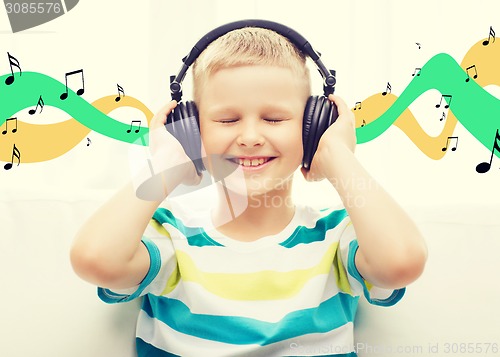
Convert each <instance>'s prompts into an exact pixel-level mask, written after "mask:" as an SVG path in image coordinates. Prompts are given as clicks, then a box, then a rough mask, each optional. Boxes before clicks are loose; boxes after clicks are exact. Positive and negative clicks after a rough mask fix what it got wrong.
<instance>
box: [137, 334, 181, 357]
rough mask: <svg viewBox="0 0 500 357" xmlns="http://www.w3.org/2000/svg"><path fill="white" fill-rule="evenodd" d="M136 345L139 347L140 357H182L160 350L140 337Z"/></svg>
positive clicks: (138, 354) (138, 353)
mask: <svg viewBox="0 0 500 357" xmlns="http://www.w3.org/2000/svg"><path fill="white" fill-rule="evenodd" d="M135 344H136V346H137V356H138V357H180V356H178V355H175V354H173V353H170V352H167V351H163V350H160V349H159V348H156V347H155V346H153V345H150V344H149V343H147V342H146V341H144V340H143V339H141V338H139V337H137V338H136V339H135Z"/></svg>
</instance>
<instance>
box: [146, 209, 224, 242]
mask: <svg viewBox="0 0 500 357" xmlns="http://www.w3.org/2000/svg"><path fill="white" fill-rule="evenodd" d="M153 219H155V220H156V221H158V222H159V223H160V224H164V223H168V224H170V225H172V226H174V227H175V228H177V229H178V230H179V231H180V232H181V233H182V234H183V235H184V236H185V237H186V239H187V241H188V244H189V245H190V246H195V247H204V246H220V247H222V246H223V245H222V244H220V243H218V242H216V241H214V240H213V239H212V238H210V237H209V236H208V235H207V234H206V233H205V231H204V230H203V228H200V227H188V226H185V225H184V223H182V221H181V220H180V219H178V218H176V217H175V216H174V215H173V214H172V212H170V211H169V210H168V209H166V208H158V209H157V210H156V212H155V213H154V215H153Z"/></svg>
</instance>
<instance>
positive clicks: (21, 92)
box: [0, 72, 149, 144]
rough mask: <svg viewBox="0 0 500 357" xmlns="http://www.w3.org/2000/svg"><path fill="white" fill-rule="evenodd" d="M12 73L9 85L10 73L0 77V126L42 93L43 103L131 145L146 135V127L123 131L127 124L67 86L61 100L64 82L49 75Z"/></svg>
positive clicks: (88, 126)
mask: <svg viewBox="0 0 500 357" xmlns="http://www.w3.org/2000/svg"><path fill="white" fill-rule="evenodd" d="M14 75H15V80H14V83H12V84H11V85H7V84H5V80H6V78H7V77H9V76H10V74H9V75H3V76H1V77H0V98H2V105H0V126H1V125H3V123H4V122H5V120H6V119H8V118H10V117H12V116H13V115H14V114H15V113H17V112H19V111H21V110H23V109H25V108H28V107H35V105H36V102H37V100H38V98H39V97H40V95H42V97H43V101H44V103H45V105H48V106H53V107H56V108H59V109H61V110H62V111H64V112H66V113H67V114H69V115H70V116H71V117H72V118H74V119H75V120H77V121H78V122H80V123H81V124H83V125H84V126H86V127H87V128H89V129H91V130H93V131H95V132H98V133H100V134H102V135H106V136H107V137H110V138H113V139H116V140H120V141H123V142H127V143H134V144H140V143H141V140H138V139H139V137H147V134H148V131H149V129H148V128H147V127H142V128H141V130H140V133H135V130H132V132H131V133H127V130H128V129H130V124H125V123H122V122H119V121H117V120H115V119H113V118H111V117H109V116H107V115H106V114H104V113H102V112H101V111H99V110H98V109H97V108H95V107H94V106H92V104H90V103H89V102H87V101H86V100H85V99H83V98H82V97H80V96H78V95H77V94H76V93H75V92H74V91H72V90H71V89H68V98H67V99H65V100H61V99H60V95H61V93H63V92H66V85H65V84H63V83H61V82H59V81H57V80H55V79H54V78H52V77H49V76H47V75H44V74H41V73H37V72H22V74H21V75H19V73H14ZM20 119H21V120H22V118H20ZM143 121H145V120H143ZM132 129H135V128H132Z"/></svg>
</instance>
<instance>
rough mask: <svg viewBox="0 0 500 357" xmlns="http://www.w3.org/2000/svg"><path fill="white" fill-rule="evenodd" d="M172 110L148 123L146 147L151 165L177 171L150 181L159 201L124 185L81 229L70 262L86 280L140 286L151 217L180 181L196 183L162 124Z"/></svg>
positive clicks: (104, 284) (186, 160)
mask: <svg viewBox="0 0 500 357" xmlns="http://www.w3.org/2000/svg"><path fill="white" fill-rule="evenodd" d="M175 106H176V102H175V101H172V102H170V103H169V104H168V105H166V106H165V107H164V108H163V109H162V110H161V111H160V112H159V113H158V114H157V115H156V116H155V117H154V118H153V119H152V120H151V123H150V148H151V151H152V161H153V166H154V167H163V168H164V167H165V162H167V161H168V163H169V165H170V167H176V169H175V170H170V171H168V175H167V174H165V175H162V173H166V171H162V173H160V174H159V175H160V176H161V177H163V180H154V179H153V180H151V181H152V182H153V183H155V184H157V185H159V186H160V187H151V189H150V191H151V190H153V191H155V193H157V195H156V197H158V199H157V200H154V201H145V200H142V199H140V198H138V197H137V194H136V188H137V187H136V185H134V184H133V183H132V182H130V183H127V184H126V185H125V186H124V187H123V188H122V189H121V190H119V191H118V192H117V193H116V194H115V195H114V196H113V197H112V198H111V199H110V200H109V201H108V202H106V203H105V204H104V205H103V206H102V207H100V208H99V209H98V211H97V212H95V213H94V214H93V215H92V216H91V217H90V218H89V219H88V221H87V222H86V223H85V224H84V225H83V226H82V227H81V229H80V230H79V232H78V233H77V235H76V237H75V240H74V242H73V245H72V247H71V252H70V258H71V264H72V266H73V269H74V270H75V272H76V273H77V274H78V275H79V276H80V277H81V278H83V279H84V280H87V281H89V282H91V283H93V284H95V285H98V286H102V287H106V288H111V289H121V288H129V287H132V286H136V285H138V284H139V283H140V282H141V281H142V279H143V278H144V277H145V276H146V274H147V272H148V269H149V264H150V259H149V254H148V251H147V249H146V247H145V246H144V245H143V244H142V242H141V239H142V235H143V233H144V230H145V229H146V227H147V225H148V223H149V221H150V219H151V217H152V215H153V213H154V212H155V210H156V208H157V207H158V206H159V204H160V203H161V201H162V200H163V199H164V198H165V197H166V196H167V195H168V192H171V191H172V190H173V189H174V188H175V187H177V186H178V185H179V184H180V183H181V182H185V183H188V184H194V183H196V182H197V181H198V180H199V178H197V174H196V172H195V170H194V166H193V165H192V164H191V163H190V160H189V158H188V157H187V156H186V154H185V153H184V150H183V149H182V146H181V145H180V144H179V142H178V141H177V140H176V139H175V138H174V137H173V136H171V135H170V134H169V133H168V132H167V131H166V130H165V128H164V126H163V124H164V123H165V120H166V116H167V114H168V113H169V112H170V111H171V110H172V109H173V108H175ZM155 136H156V137H155ZM155 160H156V163H155ZM181 163H182V165H180V164H181ZM186 163H187V164H186ZM155 172H158V170H155ZM174 172H175V174H173V173H174ZM149 176H151V175H149Z"/></svg>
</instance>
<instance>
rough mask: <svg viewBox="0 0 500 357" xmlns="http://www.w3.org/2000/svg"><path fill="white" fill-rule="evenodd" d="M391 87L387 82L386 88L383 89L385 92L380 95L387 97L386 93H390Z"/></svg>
mask: <svg viewBox="0 0 500 357" xmlns="http://www.w3.org/2000/svg"><path fill="white" fill-rule="evenodd" d="M391 89H392V86H391V84H390V83H389V82H387V88H386V89H385V92H382V95H387V93H391Z"/></svg>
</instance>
